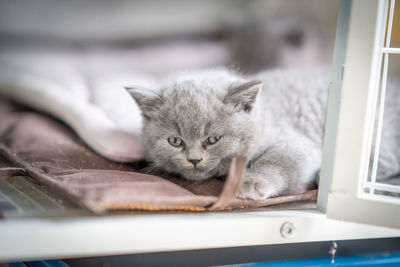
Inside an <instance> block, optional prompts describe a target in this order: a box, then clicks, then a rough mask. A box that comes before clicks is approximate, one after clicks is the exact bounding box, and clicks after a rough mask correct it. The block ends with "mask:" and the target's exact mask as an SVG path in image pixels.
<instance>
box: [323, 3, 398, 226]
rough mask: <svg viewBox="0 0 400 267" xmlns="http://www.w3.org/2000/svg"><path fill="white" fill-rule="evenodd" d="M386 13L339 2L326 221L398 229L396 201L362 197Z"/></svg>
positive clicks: (376, 6) (326, 158)
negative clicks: (340, 221) (331, 219)
mask: <svg viewBox="0 0 400 267" xmlns="http://www.w3.org/2000/svg"><path fill="white" fill-rule="evenodd" d="M387 10H388V1H387V0H383V1H379V0H352V1H345V0H342V1H341V7H340V16H342V17H339V22H340V23H339V24H338V29H337V35H336V38H337V39H336V44H335V61H334V66H333V75H332V77H333V80H332V87H331V92H330V93H331V95H330V98H329V107H328V118H327V125H326V135H325V139H324V153H323V154H324V155H323V164H322V169H321V184H320V187H319V196H318V208H319V209H320V210H321V211H324V212H326V214H327V217H328V218H333V219H338V220H345V221H353V222H360V223H368V224H373V225H381V226H386V227H396V228H400V205H399V203H400V202H399V201H398V200H397V199H394V200H388V198H379V197H376V198H374V199H369V198H368V197H366V196H365V195H364V194H362V181H363V178H364V177H365V176H366V175H368V172H367V170H368V166H369V158H370V153H371V144H372V139H373V130H374V121H375V107H376V103H377V101H378V92H379V77H380V70H381V62H382V47H383V42H384V37H385V36H384V35H385V32H384V30H383V29H385V22H386V19H385V18H386V16H387ZM360 43H361V44H362V45H360ZM366 88H367V90H366ZM398 202H399V203H398Z"/></svg>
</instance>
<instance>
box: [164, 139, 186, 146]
mask: <svg viewBox="0 0 400 267" xmlns="http://www.w3.org/2000/svg"><path fill="white" fill-rule="evenodd" d="M168 143H169V144H170V145H171V146H175V147H179V146H183V145H184V144H185V143H184V142H183V140H182V139H180V138H179V137H169V138H168Z"/></svg>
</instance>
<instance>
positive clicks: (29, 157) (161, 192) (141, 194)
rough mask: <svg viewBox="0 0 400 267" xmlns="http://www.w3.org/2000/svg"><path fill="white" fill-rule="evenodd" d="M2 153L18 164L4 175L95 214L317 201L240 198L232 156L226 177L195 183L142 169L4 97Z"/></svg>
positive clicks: (1, 173) (312, 194) (307, 195)
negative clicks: (102, 153) (103, 152)
mask: <svg viewBox="0 0 400 267" xmlns="http://www.w3.org/2000/svg"><path fill="white" fill-rule="evenodd" d="M0 122H1V123H0V154H1V155H2V156H3V157H6V158H7V159H8V160H9V161H11V162H12V163H13V164H14V165H15V166H16V168H9V167H7V168H2V169H1V168H0V179H2V178H6V177H10V176H12V175H14V174H18V175H27V176H30V177H32V178H34V179H36V180H38V181H39V182H40V183H42V184H45V185H47V186H49V187H51V188H52V189H53V190H56V191H57V192H58V193H60V194H63V195H65V196H66V197H68V198H69V199H71V200H72V201H74V202H76V203H77V204H79V205H81V206H83V207H85V208H88V209H89V210H91V211H93V212H95V213H97V214H105V213H109V212H111V211H126V210H190V211H204V210H221V209H232V208H244V207H260V206H268V205H272V204H277V203H282V202H293V201H302V200H312V199H316V191H315V190H314V191H308V192H304V193H303V194H300V195H294V196H282V197H277V198H271V199H267V200H264V201H251V200H243V199H237V198H236V197H235V196H236V192H237V189H238V187H239V185H240V180H241V178H242V174H243V172H244V170H245V168H246V159H244V158H238V159H234V160H233V162H232V165H231V169H230V171H229V175H228V177H227V179H226V180H225V179H222V178H212V179H208V180H206V181H202V182H193V181H188V180H185V179H181V178H180V177H178V176H171V175H168V174H163V173H160V174H159V175H150V174H144V173H140V172H138V170H139V169H140V168H141V166H140V165H139V163H135V164H126V163H125V164H122V163H117V162H114V161H110V160H107V159H105V158H104V157H102V156H100V155H98V154H97V153H95V152H94V151H92V150H91V149H89V148H88V147H87V146H86V145H85V144H84V143H82V141H81V140H80V139H79V138H78V136H76V135H75V134H74V133H73V132H71V130H70V129H69V128H67V127H65V126H64V125H63V124H62V123H60V122H58V121H56V120H54V119H52V118H51V117H48V116H45V115H43V114H40V113H36V112H34V111H31V110H28V109H26V108H23V107H19V106H16V105H14V104H12V103H9V102H5V101H0Z"/></svg>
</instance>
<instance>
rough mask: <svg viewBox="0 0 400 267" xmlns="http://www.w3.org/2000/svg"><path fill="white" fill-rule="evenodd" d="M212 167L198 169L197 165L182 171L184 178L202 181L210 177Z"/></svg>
mask: <svg viewBox="0 0 400 267" xmlns="http://www.w3.org/2000/svg"><path fill="white" fill-rule="evenodd" d="M211 173H212V169H200V168H198V167H196V168H192V169H188V170H185V171H184V172H182V174H183V176H185V178H186V179H188V180H192V181H202V180H206V179H208V178H211V177H212V174H211Z"/></svg>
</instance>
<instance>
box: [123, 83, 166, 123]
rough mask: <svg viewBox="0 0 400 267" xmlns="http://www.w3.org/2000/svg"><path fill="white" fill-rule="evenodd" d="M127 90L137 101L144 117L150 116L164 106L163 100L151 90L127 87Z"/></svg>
mask: <svg viewBox="0 0 400 267" xmlns="http://www.w3.org/2000/svg"><path fill="white" fill-rule="evenodd" d="M125 89H126V91H127V92H128V93H129V94H130V95H131V96H132V97H133V99H134V100H135V101H136V103H137V104H138V106H139V108H140V109H141V110H142V113H143V115H144V116H149V115H150V113H151V112H152V111H154V110H156V109H158V108H159V107H160V106H161V105H162V104H163V101H162V98H161V97H160V96H159V95H157V94H156V93H154V92H152V91H151V90H149V89H144V88H141V87H125Z"/></svg>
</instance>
